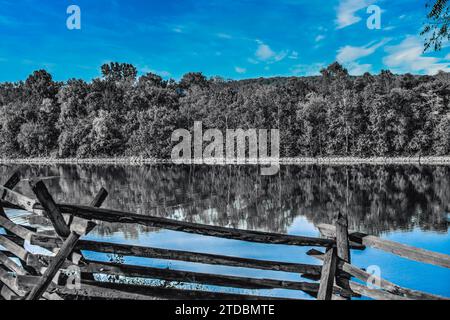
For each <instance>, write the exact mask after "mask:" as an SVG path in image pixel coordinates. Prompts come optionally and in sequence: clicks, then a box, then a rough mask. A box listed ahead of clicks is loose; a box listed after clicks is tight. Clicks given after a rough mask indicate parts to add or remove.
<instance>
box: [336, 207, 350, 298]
mask: <svg viewBox="0 0 450 320" xmlns="http://www.w3.org/2000/svg"><path fill="white" fill-rule="evenodd" d="M335 226H336V250H337V257H338V258H339V259H341V260H342V261H345V262H348V263H350V247H349V239H348V221H347V215H345V216H344V215H343V214H342V213H341V212H340V211H339V213H338V216H337V219H336V223H335ZM349 280H350V277H347V275H343V276H342V277H340V278H337V279H336V282H337V283H338V285H340V286H341V287H343V288H346V289H347V288H349ZM344 298H346V299H350V297H349V296H344Z"/></svg>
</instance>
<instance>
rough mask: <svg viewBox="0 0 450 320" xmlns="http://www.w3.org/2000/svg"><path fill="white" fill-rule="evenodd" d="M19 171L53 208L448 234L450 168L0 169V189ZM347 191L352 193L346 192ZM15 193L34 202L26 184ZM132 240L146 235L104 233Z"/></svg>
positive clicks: (248, 225)
mask: <svg viewBox="0 0 450 320" xmlns="http://www.w3.org/2000/svg"><path fill="white" fill-rule="evenodd" d="M16 169H20V170H21V172H22V174H23V177H24V178H33V177H43V176H45V177H50V178H49V179H48V180H46V184H47V186H48V187H49V189H50V191H51V193H52V194H53V195H54V196H55V198H57V200H58V201H61V202H68V203H78V204H87V203H89V202H90V200H91V199H92V198H93V197H94V195H95V194H96V192H97V191H98V190H99V189H100V188H101V187H102V186H104V187H105V188H106V189H107V190H108V191H109V194H110V195H109V197H108V199H107V201H106V202H105V204H104V207H108V208H112V209H117V210H124V211H132V212H138V213H140V214H149V215H156V216H163V217H169V218H173V219H179V220H184V221H191V222H198V223H204V224H212V225H218V226H228V227H236V228H243V229H253V230H265V231H273V232H282V233H287V232H288V230H289V228H290V226H291V225H292V224H293V221H294V219H296V218H297V217H304V218H306V219H307V221H309V222H312V223H322V222H324V223H330V222H332V221H333V217H334V215H335V213H336V212H337V211H338V210H341V211H347V212H348V215H349V224H350V227H351V228H352V229H355V230H359V231H364V232H368V233H371V234H380V233H382V232H386V231H396V230H413V229H414V228H420V229H421V230H432V231H437V232H447V229H448V224H449V221H448V212H450V210H449V204H450V175H449V173H450V172H449V171H450V167H437V166H436V167H435V166H367V165H359V166H351V167H344V166H283V167H282V168H281V170H280V172H279V174H278V175H276V176H261V175H259V172H258V168H256V167H252V166H179V165H154V166H111V165H109V166H102V165H58V166H30V165H20V166H6V165H5V166H0V174H1V175H0V176H1V177H2V178H3V181H4V180H5V179H6V177H7V176H8V175H10V174H11V173H12V172H13V171H14V170H16ZM347 186H348V188H347ZM18 189H19V190H20V191H21V192H23V193H25V194H30V190H29V188H28V185H27V182H26V181H22V182H21V184H20V185H19V186H18ZM119 227H120V231H121V233H123V234H124V236H125V237H126V238H130V239H138V238H139V235H140V234H142V233H145V232H148V231H152V230H151V229H149V228H146V227H142V226H135V225H121V226H119V225H114V224H102V225H100V226H99V227H98V229H97V233H98V234H99V235H101V236H107V235H112V234H114V233H115V232H117V231H118V230H119Z"/></svg>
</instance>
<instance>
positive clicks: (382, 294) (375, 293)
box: [349, 281, 411, 300]
mask: <svg viewBox="0 0 450 320" xmlns="http://www.w3.org/2000/svg"><path fill="white" fill-rule="evenodd" d="M349 285H350V289H351V290H352V291H354V292H356V293H358V294H360V295H362V296H364V297H369V298H372V299H375V300H411V299H408V298H406V297H402V296H398V295H395V294H392V293H389V292H386V291H383V290H378V289H370V288H368V287H366V286H364V285H362V284H359V283H357V282H354V281H350V282H349Z"/></svg>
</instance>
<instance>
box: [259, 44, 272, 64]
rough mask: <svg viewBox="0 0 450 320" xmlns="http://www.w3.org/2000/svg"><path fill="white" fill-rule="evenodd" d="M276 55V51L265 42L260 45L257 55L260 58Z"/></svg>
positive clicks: (264, 58)
mask: <svg viewBox="0 0 450 320" xmlns="http://www.w3.org/2000/svg"><path fill="white" fill-rule="evenodd" d="M275 55H276V53H275V52H274V51H273V50H272V49H271V48H270V47H269V46H268V45H267V44H264V43H260V44H259V45H258V49H257V50H256V53H255V56H256V57H257V58H258V59H259V60H269V59H271V58H273V57H274V56H275Z"/></svg>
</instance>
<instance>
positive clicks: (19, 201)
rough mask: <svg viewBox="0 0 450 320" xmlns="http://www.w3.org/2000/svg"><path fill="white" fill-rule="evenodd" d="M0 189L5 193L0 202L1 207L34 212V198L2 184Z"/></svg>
mask: <svg viewBox="0 0 450 320" xmlns="http://www.w3.org/2000/svg"><path fill="white" fill-rule="evenodd" d="M0 190H2V191H3V192H4V193H5V194H6V196H5V197H4V200H2V202H1V204H2V206H3V208H13V209H23V210H26V211H29V212H34V206H35V204H36V203H37V201H36V200H33V199H31V198H28V197H26V196H24V195H21V194H20V193H18V192H16V191H13V190H10V189H8V188H5V187H3V186H0ZM11 204H13V205H12V206H11Z"/></svg>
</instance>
